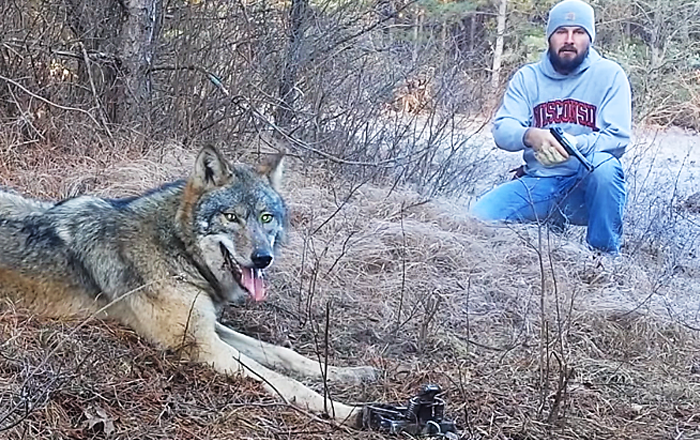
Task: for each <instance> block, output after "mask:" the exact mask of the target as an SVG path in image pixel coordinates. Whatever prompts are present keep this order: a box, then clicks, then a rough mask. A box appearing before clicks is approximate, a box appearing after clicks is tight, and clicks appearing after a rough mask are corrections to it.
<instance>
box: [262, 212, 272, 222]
mask: <svg viewBox="0 0 700 440" xmlns="http://www.w3.org/2000/svg"><path fill="white" fill-rule="evenodd" d="M272 219H273V217H272V214H270V213H269V212H263V213H262V214H260V221H261V222H263V223H270V222H271V221H272Z"/></svg>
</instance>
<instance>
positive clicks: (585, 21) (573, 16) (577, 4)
mask: <svg viewBox="0 0 700 440" xmlns="http://www.w3.org/2000/svg"><path fill="white" fill-rule="evenodd" d="M562 26H581V27H582V28H583V29H584V30H585V31H586V32H588V36H589V37H591V44H592V43H593V42H594V41H595V18H594V16H593V8H592V7H591V6H590V5H589V4H588V3H585V2H583V1H581V0H564V1H563V2H560V3H557V4H556V5H554V6H553V7H552V9H551V10H550V11H549V20H548V21H547V41H549V37H551V36H552V34H553V33H554V31H556V30H557V29H559V28H560V27H562Z"/></svg>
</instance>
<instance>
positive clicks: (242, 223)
mask: <svg viewBox="0 0 700 440" xmlns="http://www.w3.org/2000/svg"><path fill="white" fill-rule="evenodd" d="M282 168H283V166H282V156H281V155H279V156H275V157H274V158H273V159H272V160H270V161H269V162H266V163H264V164H262V165H260V166H259V167H258V168H257V169H254V168H252V167H250V166H247V165H240V164H234V165H229V164H228V163H227V162H226V161H225V160H224V158H223V157H222V156H221V154H220V153H219V152H218V151H217V150H216V149H214V148H213V147H205V148H204V149H202V151H201V152H200V153H199V155H198V156H197V161H196V163H195V167H194V171H193V173H192V175H191V176H190V178H189V180H188V181H187V185H186V187H185V193H184V196H183V201H182V206H181V207H180V212H179V217H180V220H181V222H182V224H183V225H184V226H185V227H186V228H191V229H192V235H191V237H192V242H193V243H192V245H193V246H194V247H195V249H196V252H197V253H198V254H199V255H200V257H201V259H202V260H203V263H204V264H205V265H206V267H205V268H200V271H202V269H204V272H205V277H206V278H207V280H208V281H209V283H210V284H212V285H213V286H212V287H214V289H215V290H216V291H217V294H219V295H221V296H222V298H221V299H222V300H224V301H229V302H235V303H240V302H243V301H245V300H246V298H250V299H252V300H254V301H262V300H263V299H265V297H266V295H267V293H266V289H265V284H264V282H263V271H264V270H265V269H266V268H267V267H269V266H270V265H271V264H272V261H273V259H274V254H275V252H274V251H275V247H276V245H277V244H278V243H279V242H280V241H281V240H282V238H283V234H284V231H285V229H286V223H287V209H286V207H285V205H284V202H283V200H282V198H281V197H280V195H279V194H278V192H277V190H278V189H279V186H280V181H281V179H282ZM212 278H213V279H212Z"/></svg>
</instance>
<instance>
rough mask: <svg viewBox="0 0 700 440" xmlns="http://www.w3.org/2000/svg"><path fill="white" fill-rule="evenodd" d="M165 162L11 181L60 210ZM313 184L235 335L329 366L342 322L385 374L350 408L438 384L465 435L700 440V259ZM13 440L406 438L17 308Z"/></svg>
mask: <svg viewBox="0 0 700 440" xmlns="http://www.w3.org/2000/svg"><path fill="white" fill-rule="evenodd" d="M166 151H167V154H165V155H162V154H161V153H160V152H152V153H148V154H145V155H143V158H141V159H138V160H133V159H129V157H134V153H132V152H124V153H122V156H121V157H111V158H106V159H104V160H102V161H100V162H96V161H87V160H80V159H76V158H65V159H64V160H65V162H63V163H56V162H55V161H47V160H42V159H40V158H41V157H50V154H49V153H48V152H47V154H46V155H41V154H39V155H36V156H32V157H29V158H27V159H26V160H25V161H24V162H23V164H20V165H18V164H17V163H14V164H12V163H9V164H8V163H6V164H5V167H6V168H7V169H5V170H2V173H0V176H2V177H0V179H1V181H0V183H1V184H5V185H11V186H13V187H15V188H18V189H20V190H22V192H24V193H27V194H32V195H34V196H39V197H46V198H52V197H62V196H68V195H73V194H77V193H80V192H84V191H87V192H89V193H91V194H99V195H111V196H114V195H131V194H134V193H138V192H139V191H142V190H144V189H146V188H149V187H152V186H154V185H157V184H159V183H162V182H164V181H167V180H169V179H172V178H174V177H178V176H183V175H184V174H186V173H187V171H188V169H189V166H190V163H191V162H192V160H193V153H191V152H187V151H183V150H181V149H179V148H177V147H174V146H168V148H166ZM243 156H244V158H245V159H252V156H253V155H252V154H246V155H243ZM310 169H311V170H313V168H312V167H310V168H305V167H303V166H302V165H301V164H299V163H293V164H292V169H291V171H290V173H289V174H288V181H287V188H286V190H285V196H286V198H287V200H288V202H289V206H290V209H291V233H290V237H289V240H288V243H287V244H286V246H285V248H284V250H283V255H282V258H281V260H280V262H279V264H278V266H277V267H276V269H275V271H274V273H272V274H271V277H272V281H273V288H272V292H273V293H272V295H271V298H270V299H269V300H268V301H267V303H265V304H261V305H255V306H251V307H248V308H232V309H230V310H227V311H226V312H225V315H224V317H223V320H224V321H225V322H227V323H228V324H229V325H231V326H232V327H234V328H236V329H239V330H245V331H246V332H247V333H249V334H251V335H255V336H258V337H260V338H261V339H264V340H267V341H271V342H274V343H278V344H284V345H288V346H291V347H293V348H294V349H296V350H298V351H299V352H301V353H304V354H306V355H308V356H311V357H316V356H317V355H316V353H318V352H320V353H323V347H324V345H325V343H324V328H325V313H326V310H327V309H328V310H330V322H331V328H330V331H329V334H330V342H329V345H330V347H329V348H330V361H331V362H332V363H335V364H341V365H360V364H370V365H374V366H377V367H380V368H382V369H383V371H384V374H383V376H382V377H381V379H380V381H379V382H378V383H376V384H364V385H362V386H355V387H349V386H343V385H342V384H335V385H332V386H331V392H332V394H333V395H334V396H335V397H336V398H338V399H340V400H343V401H348V402H367V401H380V402H384V403H403V402H405V400H406V399H407V398H408V397H409V396H411V395H412V394H414V393H415V392H416V391H418V389H419V387H420V386H421V385H422V384H425V383H429V382H434V383H438V384H440V385H441V386H442V387H443V389H445V390H446V394H445V399H446V401H447V405H448V415H449V416H450V417H451V418H455V419H456V420H457V422H458V423H459V424H460V426H461V427H462V428H463V433H464V438H467V439H543V438H553V439H663V438H668V439H671V438H672V439H700V339H699V338H698V335H699V333H698V330H697V328H698V327H700V325H699V324H698V322H697V318H695V319H694V318H693V316H695V315H694V313H695V312H696V311H697V310H700V308H698V306H697V300H695V302H693V297H694V296H697V292H700V269H699V268H698V262H697V259H695V260H688V261H684V262H683V264H682V265H681V267H682V269H681V270H678V271H674V272H673V273H672V274H671V275H668V271H665V270H662V268H661V264H662V263H661V262H659V261H660V260H659V259H655V258H654V255H651V254H644V256H645V258H641V257H637V256H634V257H629V256H628V257H623V258H621V259H619V260H614V261H613V260H611V259H607V258H601V257H597V256H595V255H593V254H592V253H590V252H588V251H587V250H585V249H583V248H582V247H581V246H580V245H579V244H578V243H577V240H576V239H575V237H577V236H578V233H577V232H576V231H574V233H572V234H571V235H566V236H555V235H551V236H548V234H547V233H546V231H542V241H541V243H540V242H539V240H538V230H537V228H534V227H520V228H489V227H486V226H483V225H481V224H477V223H475V222H474V221H472V220H471V219H469V218H468V216H466V215H465V213H464V209H462V208H460V207H459V206H457V205H455V203H454V201H450V200H431V201H427V202H426V201H424V200H422V199H421V198H420V197H419V196H418V195H416V194H414V193H412V192H410V191H407V190H402V191H396V190H395V191H390V188H388V187H387V188H383V187H375V186H369V185H365V186H362V187H360V188H359V189H357V190H353V189H351V186H350V184H344V183H342V182H339V181H338V179H337V178H334V179H329V178H328V176H325V175H324V174H323V173H322V172H311V171H310ZM37 170H39V171H37ZM329 181H333V185H329V184H328V183H327V182H329ZM351 193H352V197H350V198H349V199H348V195H349V194H351ZM339 208H341V209H339ZM540 255H541V256H542V258H541V259H540ZM662 273H663V274H664V276H663V277H662V276H661V275H660V274H662ZM679 304H680V306H679ZM679 310H680V312H679ZM309 385H311V386H313V387H315V388H316V389H318V390H321V389H322V384H318V383H312V384H309ZM13 425H14V426H13ZM8 428H9V429H8ZM0 429H2V430H3V431H2V432H0V438H10V439H20V438H26V439H63V438H74V439H89V438H110V439H143V438H149V439H151V438H153V439H190V438H191V439H278V438H279V439H282V438H284V439H383V438H390V437H389V436H388V435H387V436H385V435H383V434H380V433H373V432H359V431H350V430H346V429H338V428H336V427H333V426H332V425H331V424H329V423H327V422H326V421H324V420H321V419H318V418H315V417H314V416H313V415H310V414H306V413H304V412H301V411H298V410H296V409H294V408H291V407H288V406H284V405H281V404H280V403H279V401H277V400H276V399H274V398H272V397H270V396H267V395H265V394H264V393H262V392H261V388H260V387H259V386H258V385H257V384H256V383H254V382H252V381H249V380H240V379H236V378H224V377H221V376H217V375H215V374H213V373H212V372H211V371H209V370H208V369H207V368H205V367H200V366H196V365H190V364H186V363H182V362H179V360H178V358H177V356H176V354H174V353H162V352H159V351H157V350H155V349H154V348H153V347H151V346H150V345H149V344H148V343H146V342H145V341H143V340H141V339H140V338H139V337H137V336H136V335H135V334H134V333H133V332H131V331H130V330H129V329H126V328H124V327H122V326H120V325H118V324H115V323H113V322H97V321H91V322H86V323H82V322H78V321H70V320H63V321H61V320H48V319H45V318H41V317H36V316H31V315H28V314H27V313H26V312H24V311H22V310H15V309H14V308H13V307H12V305H11V304H7V303H2V305H1V306H0ZM3 436H4V437H3Z"/></svg>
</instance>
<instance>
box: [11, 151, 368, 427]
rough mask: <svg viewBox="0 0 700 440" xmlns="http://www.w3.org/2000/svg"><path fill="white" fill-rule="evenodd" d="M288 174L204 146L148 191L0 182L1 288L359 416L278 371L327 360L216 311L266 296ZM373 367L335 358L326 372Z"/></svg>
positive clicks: (312, 373) (48, 309) (343, 376)
mask: <svg viewBox="0 0 700 440" xmlns="http://www.w3.org/2000/svg"><path fill="white" fill-rule="evenodd" d="M281 173H282V165H281V157H280V158H277V159H276V160H274V161H271V162H270V163H268V164H264V165H262V166H261V167H259V168H258V169H257V170H256V169H253V168H251V167H249V166H245V165H234V166H230V165H229V164H228V163H227V162H226V161H225V160H224V159H223V157H222V156H221V155H220V154H219V152H218V151H216V150H215V149H213V148H210V147H206V148H204V149H203V150H202V151H201V152H200V153H199V156H198V157H197V160H196V163H195V167H194V171H193V172H192V174H191V176H190V177H189V179H188V180H186V181H184V180H183V181H178V182H173V183H171V184H168V185H165V186H163V187H161V188H158V189H155V190H153V191H150V192H148V193H146V194H144V195H142V196H140V197H134V198H126V199H101V198H96V197H89V196H81V197H77V198H73V199H67V200H63V201H61V202H58V203H47V202H40V201H36V200H31V199H27V198H24V197H21V196H19V195H16V194H13V193H10V192H2V191H0V249H1V251H0V292H1V293H2V294H3V295H5V296H9V297H10V298H12V299H13V300H15V301H17V302H19V303H22V304H23V305H25V306H27V307H29V308H30V309H32V310H34V311H36V312H39V313H42V314H45V315H49V316H68V315H72V316H74V315H91V314H97V315H98V316H100V317H109V318H115V319H117V320H119V321H121V322H122V323H124V324H126V325H127V326H129V327H131V328H133V329H134V330H135V331H136V332H137V333H138V334H139V335H141V336H143V337H145V338H147V339H149V340H151V341H152V342H154V343H155V344H157V345H158V346H160V347H163V348H171V349H178V350H182V351H183V352H184V353H186V354H187V355H188V356H189V357H190V358H191V359H192V360H194V361H197V362H202V363H206V364H209V365H211V366H212V367H213V368H214V369H216V370H217V371H219V372H222V373H225V374H238V373H239V374H242V375H244V376H248V377H251V378H253V379H255V380H259V381H262V382H263V384H264V387H265V388H266V389H267V390H268V391H269V392H270V393H274V394H279V395H280V396H282V397H283V398H284V399H286V400H287V401H290V402H292V401H295V402H296V403H297V404H298V405H301V406H304V407H306V408H308V409H309V410H311V411H318V412H321V411H325V410H326V409H328V410H329V411H330V410H332V411H333V415H334V416H335V418H336V419H337V420H339V421H349V420H351V422H352V423H354V422H355V420H353V419H354V417H352V416H353V415H354V414H355V408H354V407H351V406H348V405H343V404H340V403H337V402H330V401H324V398H323V397H322V396H320V395H319V394H317V393H315V392H314V391H312V390H310V389H309V388H307V387H305V386H304V385H302V384H301V383H300V382H297V381H296V380H294V379H291V378H289V377H287V376H285V375H283V374H281V373H279V372H276V371H274V370H273V369H282V370H284V371H286V372H290V373H293V374H296V375H300V376H304V377H312V378H321V377H322V376H321V368H320V366H319V364H318V362H314V361H312V360H310V359H307V358H305V357H303V356H301V355H299V354H297V353H295V352H294V351H292V350H289V349H287V348H282V347H277V346H273V345H270V344H266V343H263V342H261V341H259V340H256V339H253V338H250V337H248V336H245V335H242V334H240V333H236V332H234V331H233V330H231V329H229V328H227V327H225V326H223V325H222V324H220V323H219V322H217V311H218V309H219V308H220V307H221V306H222V305H224V304H225V303H227V302H241V301H244V300H245V299H246V298H252V299H254V300H261V299H263V298H264V296H265V291H264V286H263V284H262V278H261V272H262V270H263V269H264V268H266V267H268V266H269V265H270V264H271V263H272V260H273V258H274V249H275V247H276V245H277V244H278V243H279V242H280V241H281V239H282V234H283V233H284V231H285V227H286V222H287V218H286V217H287V211H286V208H285V205H284V202H283V201H282V198H281V197H280V196H279V194H278V192H277V189H278V187H279V184H280V179H281ZM375 374H376V372H375V370H374V369H373V368H371V367H354V368H340V367H329V369H328V379H329V380H363V379H372V378H374V376H375Z"/></svg>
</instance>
